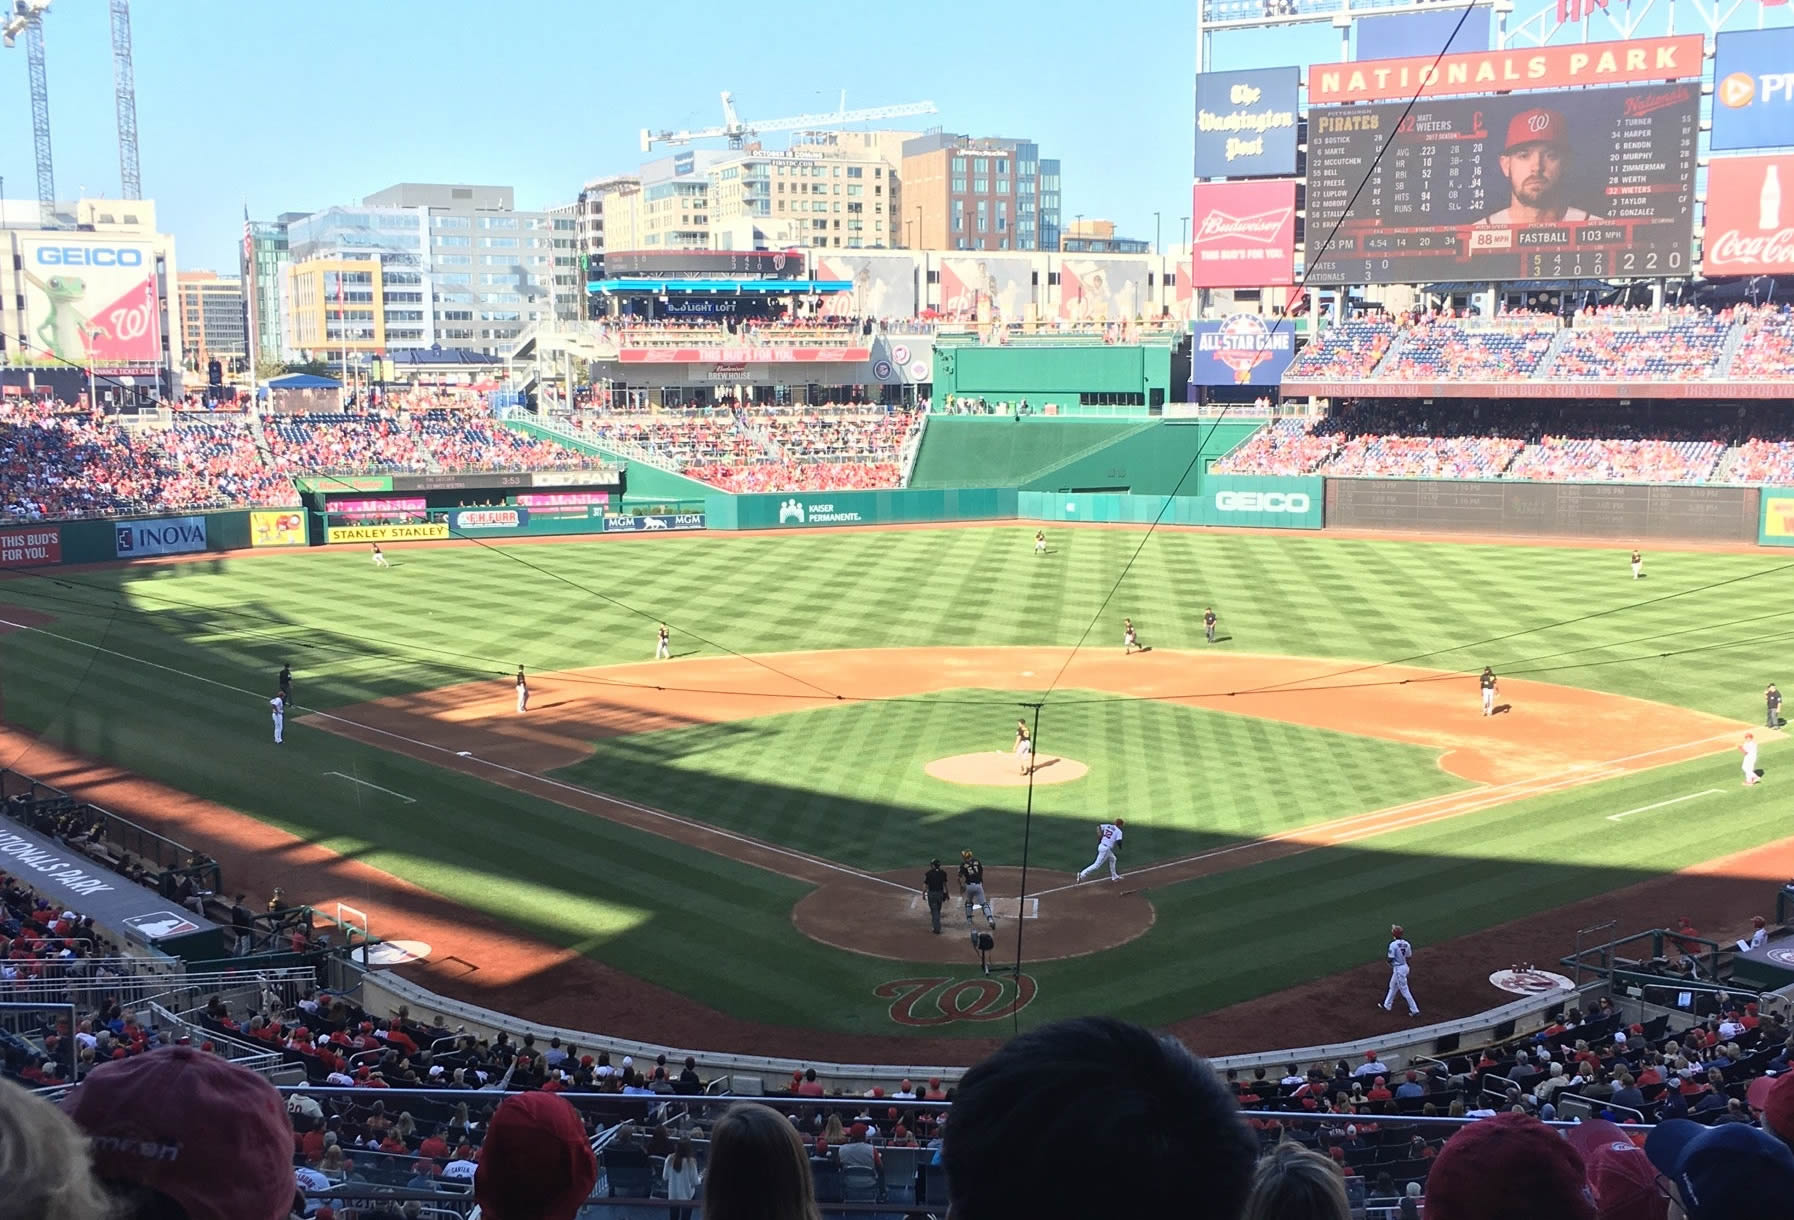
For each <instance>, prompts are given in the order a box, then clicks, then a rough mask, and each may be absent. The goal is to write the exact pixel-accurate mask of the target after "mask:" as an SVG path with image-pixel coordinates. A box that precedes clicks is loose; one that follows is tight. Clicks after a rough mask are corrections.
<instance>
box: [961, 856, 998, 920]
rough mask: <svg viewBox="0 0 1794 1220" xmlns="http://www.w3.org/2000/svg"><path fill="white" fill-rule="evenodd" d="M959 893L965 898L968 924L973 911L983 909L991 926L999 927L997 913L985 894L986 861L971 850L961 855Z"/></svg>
mask: <svg viewBox="0 0 1794 1220" xmlns="http://www.w3.org/2000/svg"><path fill="white" fill-rule="evenodd" d="M959 892H960V893H961V894H962V895H964V897H965V901H966V922H967V923H971V922H972V909H973V908H974V907H982V908H983V910H984V918H985V919H987V920H989V921H990V926H991V927H992V928H995V927H996V926H997V912H996V911H995V909H993V908H992V907H991V905H990V899H989V898H987V897H985V894H984V861H982V860H980V859H978V857H976V856H974V855H973V854H972V853H971V852H970V851H969V850H967V851H962V852H960V853H959Z"/></svg>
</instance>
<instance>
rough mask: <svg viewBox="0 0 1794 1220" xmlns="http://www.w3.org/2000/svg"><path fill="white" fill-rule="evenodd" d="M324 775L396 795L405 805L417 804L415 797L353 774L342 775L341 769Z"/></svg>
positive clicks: (388, 794)
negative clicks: (371, 782) (369, 781)
mask: <svg viewBox="0 0 1794 1220" xmlns="http://www.w3.org/2000/svg"><path fill="white" fill-rule="evenodd" d="M324 774H325V775H334V776H336V777H337V778H338V779H346V780H348V781H349V782H350V783H351V784H360V785H361V786H362V787H363V788H372V789H373V790H374V791H376V792H384V793H386V795H387V796H396V797H398V798H399V799H400V800H401V801H404V802H405V803H406V804H407V805H415V804H417V798H416V797H413V796H406V795H405V794H404V793H403V792H394V791H393V790H392V789H391V788H382V787H381V786H380V785H379V784H370V783H368V781H367V780H365V779H356V778H355V777H354V776H353V775H344V774H343V773H342V772H341V771H326V772H324Z"/></svg>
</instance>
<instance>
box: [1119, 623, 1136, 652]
mask: <svg viewBox="0 0 1794 1220" xmlns="http://www.w3.org/2000/svg"><path fill="white" fill-rule="evenodd" d="M1139 647H1140V637H1139V636H1138V635H1135V634H1134V620H1133V619H1131V618H1124V619H1122V620H1121V655H1122V656H1124V657H1125V656H1127V655H1129V654H1130V653H1132V652H1133V651H1134V650H1135V649H1137V648H1139Z"/></svg>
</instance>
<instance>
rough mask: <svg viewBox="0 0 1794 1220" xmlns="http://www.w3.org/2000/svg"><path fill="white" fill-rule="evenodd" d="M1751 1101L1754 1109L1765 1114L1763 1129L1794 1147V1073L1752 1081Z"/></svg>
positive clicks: (1784, 1073)
mask: <svg viewBox="0 0 1794 1220" xmlns="http://www.w3.org/2000/svg"><path fill="white" fill-rule="evenodd" d="M1759 1086H1762V1088H1761V1092H1759V1091H1758V1090H1759ZM1749 1101H1750V1105H1751V1108H1752V1109H1754V1110H1761V1111H1762V1112H1763V1129H1764V1130H1765V1131H1767V1132H1769V1134H1771V1135H1773V1136H1775V1138H1776V1139H1779V1140H1780V1141H1781V1142H1782V1143H1784V1144H1787V1145H1789V1146H1791V1147H1794V1072H1783V1073H1782V1074H1781V1075H1780V1076H1776V1077H1773V1078H1771V1077H1768V1076H1765V1077H1763V1078H1762V1079H1760V1080H1755V1081H1752V1082H1751V1086H1750V1094H1749Z"/></svg>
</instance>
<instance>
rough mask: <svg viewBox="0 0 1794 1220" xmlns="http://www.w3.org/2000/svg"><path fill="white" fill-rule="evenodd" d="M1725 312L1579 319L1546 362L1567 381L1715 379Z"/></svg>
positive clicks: (1727, 321)
mask: <svg viewBox="0 0 1794 1220" xmlns="http://www.w3.org/2000/svg"><path fill="white" fill-rule="evenodd" d="M1731 325H1732V322H1731V318H1730V316H1729V314H1712V313H1708V312H1706V311H1696V310H1692V309H1690V310H1673V311H1670V312H1668V313H1657V312H1647V311H1622V310H1612V311H1599V312H1591V313H1584V314H1581V315H1578V317H1577V319H1576V325H1575V327H1574V329H1572V330H1571V331H1570V333H1569V335H1568V336H1567V337H1566V338H1565V339H1564V342H1563V345H1562V346H1561V347H1560V348H1559V349H1558V353H1557V358H1556V359H1555V360H1553V361H1552V363H1551V370H1550V371H1551V375H1552V376H1553V377H1556V378H1561V379H1563V380H1566V381H1699V380H1702V379H1704V378H1708V377H1713V376H1716V375H1717V374H1718V372H1719V365H1720V357H1721V356H1722V355H1723V354H1724V350H1725V341H1726V335H1727V333H1728V332H1729V331H1730V330H1731Z"/></svg>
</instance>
